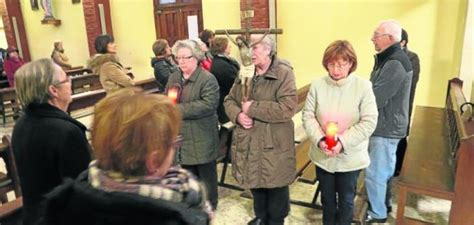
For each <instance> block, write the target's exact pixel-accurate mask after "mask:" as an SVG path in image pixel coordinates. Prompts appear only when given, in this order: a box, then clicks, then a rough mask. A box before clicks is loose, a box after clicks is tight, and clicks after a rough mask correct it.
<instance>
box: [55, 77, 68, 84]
mask: <svg viewBox="0 0 474 225" xmlns="http://www.w3.org/2000/svg"><path fill="white" fill-rule="evenodd" d="M67 82H71V77H70V76H67V77H66V79H64V80H60V81H56V82H53V86H59V85H61V84H64V83H67Z"/></svg>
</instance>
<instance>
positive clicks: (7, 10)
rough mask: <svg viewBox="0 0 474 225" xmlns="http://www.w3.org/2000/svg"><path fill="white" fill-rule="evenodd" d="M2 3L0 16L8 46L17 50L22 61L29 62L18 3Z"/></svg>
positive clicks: (16, 1) (12, 1) (10, 0)
mask: <svg viewBox="0 0 474 225" xmlns="http://www.w3.org/2000/svg"><path fill="white" fill-rule="evenodd" d="M2 2H4V4H1V6H0V9H1V11H0V14H1V15H2V20H3V26H4V29H5V37H6V38H7V43H8V46H12V47H15V48H17V49H18V52H19V53H20V56H21V57H22V58H23V60H25V61H31V56H30V49H29V48H28V40H27V38H26V30H25V23H24V21H23V14H22V12H21V5H20V1H18V0H5V1H2ZM38 23H39V22H38ZM5 47H6V46H5Z"/></svg>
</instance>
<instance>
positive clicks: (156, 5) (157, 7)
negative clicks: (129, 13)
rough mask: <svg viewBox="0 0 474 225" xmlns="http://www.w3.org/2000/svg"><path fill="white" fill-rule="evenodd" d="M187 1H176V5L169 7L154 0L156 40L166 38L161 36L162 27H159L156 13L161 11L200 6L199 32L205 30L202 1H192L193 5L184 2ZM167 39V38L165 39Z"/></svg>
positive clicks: (169, 5)
mask: <svg viewBox="0 0 474 225" xmlns="http://www.w3.org/2000/svg"><path fill="white" fill-rule="evenodd" d="M183 1H185V0H176V2H177V3H175V4H167V5H161V6H160V5H159V0H153V20H154V22H155V34H156V39H162V38H164V37H163V36H162V35H161V32H160V30H159V29H160V26H159V21H158V20H157V18H156V17H157V16H156V13H157V12H158V11H159V10H162V9H176V10H181V9H182V8H183V7H186V6H191V5H194V4H199V13H198V32H199V33H200V32H201V31H202V30H203V29H204V28H203V27H204V26H203V20H204V19H203V14H202V0H191V1H192V2H191V3H186V2H183ZM186 26H187V23H186ZM183 36H184V35H183ZM165 39H166V38H165ZM170 45H173V43H170Z"/></svg>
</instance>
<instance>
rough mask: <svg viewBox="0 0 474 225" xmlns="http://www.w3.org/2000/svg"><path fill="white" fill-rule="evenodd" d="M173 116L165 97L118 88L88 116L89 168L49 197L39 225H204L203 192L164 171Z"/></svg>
mask: <svg viewBox="0 0 474 225" xmlns="http://www.w3.org/2000/svg"><path fill="white" fill-rule="evenodd" d="M180 121H181V114H180V113H179V110H178V108H177V107H176V106H174V105H173V104H172V102H171V100H169V99H168V98H167V97H165V96H163V95H152V94H146V93H144V92H143V91H142V90H140V89H135V88H126V89H122V90H119V91H117V92H114V93H112V94H110V95H108V96H107V97H106V98H105V99H104V100H102V101H100V102H99V103H98V104H97V105H96V108H95V113H94V121H93V123H92V133H91V134H92V135H91V139H92V146H93V149H94V155H95V157H96V160H95V161H93V162H92V163H91V164H90V165H89V170H88V171H87V172H85V173H83V174H81V176H79V178H78V179H77V180H76V181H75V182H72V181H69V182H67V183H66V184H64V185H63V186H62V187H60V188H58V189H56V190H55V191H54V192H52V193H50V194H49V196H48V198H49V201H48V204H47V209H46V214H45V218H46V222H47V224H207V223H208V221H209V218H210V217H211V216H210V215H211V209H210V205H209V203H208V202H207V201H206V197H205V191H204V188H203V187H202V186H201V184H200V183H199V182H198V181H197V180H196V178H195V177H194V176H193V175H192V174H191V173H190V172H189V171H187V170H185V169H181V168H179V167H174V166H172V164H173V160H174V156H175V151H176V148H178V146H179V143H180V142H181V139H180V136H178V134H179V129H180V125H181V124H180Z"/></svg>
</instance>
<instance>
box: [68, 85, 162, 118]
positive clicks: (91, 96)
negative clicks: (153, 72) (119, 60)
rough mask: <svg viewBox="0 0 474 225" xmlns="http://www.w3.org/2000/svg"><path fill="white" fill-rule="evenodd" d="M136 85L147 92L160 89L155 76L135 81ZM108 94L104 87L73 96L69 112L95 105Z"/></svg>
mask: <svg viewBox="0 0 474 225" xmlns="http://www.w3.org/2000/svg"><path fill="white" fill-rule="evenodd" d="M135 86H136V87H140V88H142V89H143V90H144V91H145V92H148V93H156V92H157V91H158V85H157V83H156V80H155V78H150V79H145V80H141V81H137V82H135ZM105 96H106V92H105V90H104V89H98V90H94V91H88V92H84V93H80V94H75V95H73V96H72V102H71V104H69V108H68V110H67V111H68V113H69V114H70V113H71V112H72V111H75V110H78V109H84V108H88V107H91V106H94V105H95V104H96V103H97V102H98V101H100V100H101V99H102V98H104V97H105Z"/></svg>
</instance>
